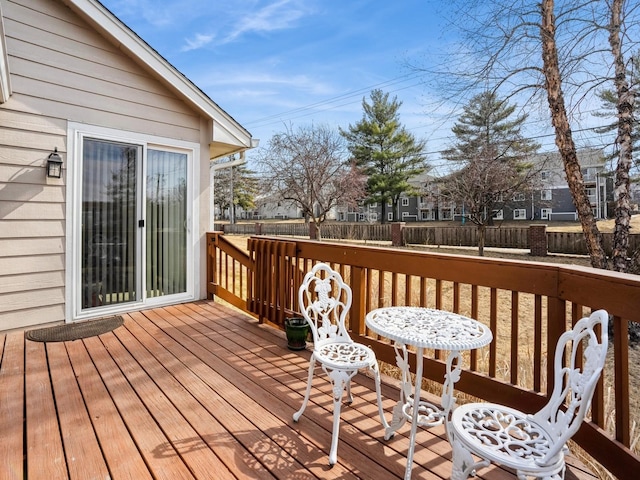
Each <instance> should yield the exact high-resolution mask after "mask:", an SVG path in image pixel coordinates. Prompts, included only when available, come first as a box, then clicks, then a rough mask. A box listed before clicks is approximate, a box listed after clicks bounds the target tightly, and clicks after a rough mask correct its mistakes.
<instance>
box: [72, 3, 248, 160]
mask: <svg viewBox="0 0 640 480" xmlns="http://www.w3.org/2000/svg"><path fill="white" fill-rule="evenodd" d="M62 1H63V2H64V3H65V4H66V5H67V6H68V7H69V8H70V9H71V10H73V11H74V12H75V13H76V14H77V15H79V16H80V17H82V18H83V19H84V20H85V21H86V22H88V23H89V24H90V25H91V26H93V27H94V28H95V29H96V30H97V31H99V32H101V33H102V34H103V35H104V36H105V38H108V39H109V40H110V41H112V42H113V43H114V44H116V45H117V46H118V48H120V49H121V50H122V51H123V52H125V53H126V54H127V55H128V56H130V57H131V58H132V59H133V60H134V61H135V62H136V63H138V64H140V65H142V66H143V67H144V68H145V69H147V70H148V71H150V72H151V73H152V74H153V75H154V76H156V77H157V78H158V79H159V80H160V81H163V82H164V83H165V84H167V86H169V87H170V88H171V89H173V90H174V91H175V92H176V93H177V94H178V95H179V96H180V97H182V98H183V99H184V100H185V101H186V102H187V103H188V104H190V105H192V106H193V107H194V108H195V109H196V110H198V111H199V112H200V113H201V114H202V115H204V116H205V117H206V118H208V119H211V121H212V125H213V126H212V131H211V137H210V142H211V144H212V148H213V145H217V146H216V147H215V150H216V151H220V150H223V149H224V148H222V149H221V148H220V147H222V145H228V146H229V148H230V149H231V150H235V151H242V150H246V149H249V148H253V147H252V145H253V144H254V142H253V140H252V138H251V134H250V133H249V132H248V131H247V130H246V129H245V128H243V127H242V126H241V125H240V124H239V123H238V122H236V121H235V120H234V119H233V118H232V117H231V116H230V115H229V114H228V113H227V112H225V111H224V110H223V109H222V108H220V107H219V106H218V105H217V104H216V103H215V102H214V101H213V100H211V98H209V97H208V96H207V95H206V94H205V93H204V92H203V91H202V90H200V89H199V88H198V87H197V86H196V85H195V84H194V83H193V82H191V81H190V80H189V79H188V78H187V77H185V76H184V75H183V74H182V73H180V72H179V71H178V70H177V69H176V68H175V67H174V66H173V65H171V64H170V63H169V62H168V61H167V60H166V59H165V58H163V57H162V56H161V55H160V54H159V53H158V52H157V51H156V50H154V49H153V48H152V47H151V46H150V45H149V44H148V43H146V42H145V41H144V40H143V39H142V38H140V37H139V36H138V35H137V34H136V33H135V32H134V31H133V30H131V29H130V28H129V27H127V26H126V25H125V24H124V23H123V22H122V21H120V20H119V19H118V18H117V17H116V16H115V15H113V14H112V13H111V12H110V11H109V10H108V9H107V8H106V7H105V6H104V5H102V4H101V3H100V2H98V1H97V0H62ZM230 153H233V152H229V153H223V154H222V155H225V154H227V155H228V154H230Z"/></svg>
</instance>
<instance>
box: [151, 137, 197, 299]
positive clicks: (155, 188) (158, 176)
mask: <svg viewBox="0 0 640 480" xmlns="http://www.w3.org/2000/svg"><path fill="white" fill-rule="evenodd" d="M146 234H147V236H146V294H147V297H148V298H153V297H160V296H164V295H173V294H177V293H184V292H186V291H187V155H186V154H184V153H176V152H166V151H160V150H152V149H148V150H147V198H146Z"/></svg>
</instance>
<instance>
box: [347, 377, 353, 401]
mask: <svg viewBox="0 0 640 480" xmlns="http://www.w3.org/2000/svg"><path fill="white" fill-rule="evenodd" d="M347 403H348V404H349V405H351V404H352V403H353V395H351V379H349V380H347Z"/></svg>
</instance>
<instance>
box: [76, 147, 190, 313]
mask: <svg viewBox="0 0 640 480" xmlns="http://www.w3.org/2000/svg"><path fill="white" fill-rule="evenodd" d="M167 150H168V149H167ZM187 172H188V155H187V154H186V153H184V152H175V151H165V150H163V149H156V148H148V147H147V148H145V146H144V145H135V144H128V143H121V142H114V141H107V140H103V139H96V138H87V137H85V138H83V141H82V185H81V191H82V202H81V212H80V215H81V241H80V249H81V254H80V258H81V260H80V270H81V272H80V283H81V300H80V304H81V311H85V310H88V309H95V308H105V307H109V306H118V305H123V304H128V303H141V302H142V303H145V302H147V301H148V300H149V299H158V298H163V297H167V296H171V295H177V294H184V293H186V292H187V288H188V285H187V284H188V281H187V280H188V263H187V257H188V250H187V246H188V231H189V228H188V222H189V220H188V208H187V206H188V198H189V192H188V187H187V186H188V177H187Z"/></svg>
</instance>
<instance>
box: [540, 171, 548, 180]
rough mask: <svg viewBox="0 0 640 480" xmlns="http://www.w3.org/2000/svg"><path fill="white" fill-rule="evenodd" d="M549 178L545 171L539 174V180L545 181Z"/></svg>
mask: <svg viewBox="0 0 640 480" xmlns="http://www.w3.org/2000/svg"><path fill="white" fill-rule="evenodd" d="M548 178H549V172H548V171H547V170H543V171H541V172H540V179H541V180H547V179H548Z"/></svg>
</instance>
